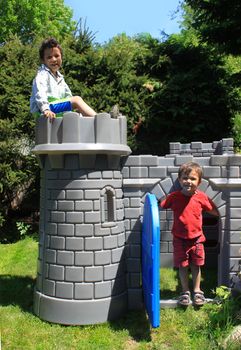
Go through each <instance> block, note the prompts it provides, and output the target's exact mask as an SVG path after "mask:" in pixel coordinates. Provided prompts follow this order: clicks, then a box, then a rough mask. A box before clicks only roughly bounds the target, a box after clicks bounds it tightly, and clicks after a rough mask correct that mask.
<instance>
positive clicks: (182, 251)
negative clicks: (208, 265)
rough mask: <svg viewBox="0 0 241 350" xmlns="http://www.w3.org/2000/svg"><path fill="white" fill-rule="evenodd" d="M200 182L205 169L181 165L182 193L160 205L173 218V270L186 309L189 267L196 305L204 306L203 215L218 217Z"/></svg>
mask: <svg viewBox="0 0 241 350" xmlns="http://www.w3.org/2000/svg"><path fill="white" fill-rule="evenodd" d="M201 179H202V169H201V167H200V166H199V164H197V163H194V162H189V163H185V164H183V165H181V167H180V169H179V171H178V180H179V183H180V186H181V190H179V191H175V192H172V193H170V194H169V195H168V196H167V198H166V199H164V200H163V201H160V200H159V201H158V202H159V205H160V207H161V208H163V209H172V211H173V214H174V223H173V227H172V234H173V256H174V266H175V267H178V268H179V277H180V282H181V286H182V293H181V295H180V296H179V299H178V303H179V304H180V305H185V306H186V305H189V304H190V302H191V300H190V291H189V285H188V270H189V266H190V269H191V274H192V280H193V292H194V296H193V303H194V305H198V306H201V305H203V304H204V302H205V297H204V293H203V292H202V291H201V289H200V282H201V269H200V266H202V265H204V261H205V252H204V245H203V242H205V240H206V239H205V236H204V234H203V230H202V211H208V212H209V213H210V214H213V215H216V216H218V212H217V210H216V208H215V206H214V204H213V202H212V201H211V200H210V199H209V198H208V196H207V195H206V194H205V193H203V192H201V191H199V190H198V189H197V188H198V186H199V184H200V183H201Z"/></svg>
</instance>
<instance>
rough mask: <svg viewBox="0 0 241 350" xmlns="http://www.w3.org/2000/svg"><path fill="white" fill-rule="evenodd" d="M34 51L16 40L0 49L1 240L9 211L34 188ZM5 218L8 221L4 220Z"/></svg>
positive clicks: (7, 223)
mask: <svg viewBox="0 0 241 350" xmlns="http://www.w3.org/2000/svg"><path fill="white" fill-rule="evenodd" d="M34 61H36V51H35V50H33V48H32V46H31V45H23V44H22V43H21V41H20V40H19V39H18V38H17V37H13V38H12V39H11V40H9V42H7V43H5V45H3V46H1V47H0V203H1V206H0V227H1V237H0V238H1V240H2V239H5V238H6V236H7V235H8V228H9V225H10V226H11V227H12V224H11V220H10V217H9V212H10V211H11V210H18V209H19V207H20V205H21V203H22V201H23V199H24V197H26V194H27V192H28V193H29V194H30V193H31V191H32V188H33V187H34V186H35V185H36V174H38V167H37V162H36V159H35V157H34V156H33V154H32V153H31V152H30V151H31V147H32V145H33V140H34V120H33V118H32V116H31V115H30V113H29V96H30V91H31V83H32V79H33V76H34V74H35V68H36V63H35V62H34ZM7 219H8V220H7Z"/></svg>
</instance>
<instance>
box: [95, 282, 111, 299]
mask: <svg viewBox="0 0 241 350" xmlns="http://www.w3.org/2000/svg"><path fill="white" fill-rule="evenodd" d="M109 296H111V282H110V281H107V282H100V283H95V298H97V299H98V298H107V297H109Z"/></svg>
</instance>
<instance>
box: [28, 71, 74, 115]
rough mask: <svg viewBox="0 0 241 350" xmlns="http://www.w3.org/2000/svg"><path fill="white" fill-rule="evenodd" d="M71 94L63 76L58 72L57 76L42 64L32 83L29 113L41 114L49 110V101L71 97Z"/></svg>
mask: <svg viewBox="0 0 241 350" xmlns="http://www.w3.org/2000/svg"><path fill="white" fill-rule="evenodd" d="M71 96H72V93H71V91H70V88H69V87H68V85H67V84H66V82H65V80H64V77H63V75H62V74H61V73H60V72H59V71H58V72H57V76H55V75H53V73H52V72H51V70H50V69H49V68H48V67H47V66H45V64H42V65H41V66H40V68H39V70H38V72H37V75H36V77H35V79H34V81H33V86H32V95H31V97H30V111H31V113H36V112H40V113H43V112H44V111H45V110H46V109H49V103H50V101H53V100H57V99H63V98H66V97H71Z"/></svg>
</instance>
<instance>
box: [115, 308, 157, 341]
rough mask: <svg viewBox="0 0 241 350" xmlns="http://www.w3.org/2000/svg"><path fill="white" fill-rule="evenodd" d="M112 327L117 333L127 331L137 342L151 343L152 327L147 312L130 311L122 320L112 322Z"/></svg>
mask: <svg viewBox="0 0 241 350" xmlns="http://www.w3.org/2000/svg"><path fill="white" fill-rule="evenodd" d="M110 326H111V328H112V329H113V330H115V331H119V330H123V329H127V330H128V332H129V335H130V336H131V337H132V339H133V340H135V341H136V342H140V341H146V342H150V341H151V326H150V323H149V320H148V318H147V315H146V312H145V310H139V311H128V312H127V313H126V315H125V316H124V317H122V318H121V319H120V320H116V321H111V322H110Z"/></svg>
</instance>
